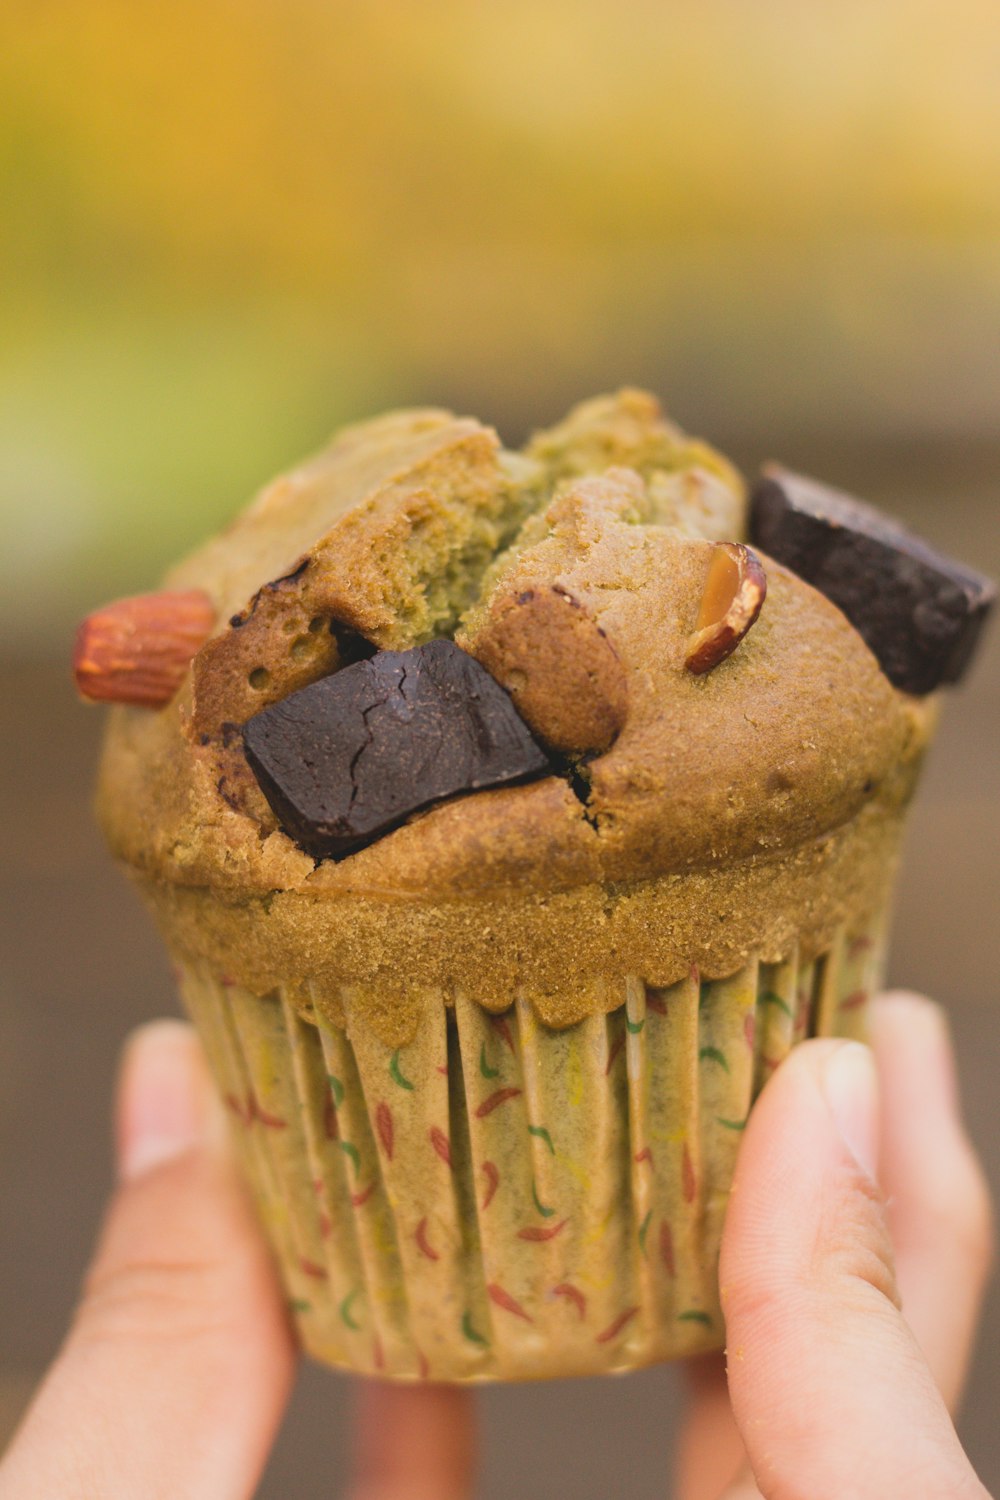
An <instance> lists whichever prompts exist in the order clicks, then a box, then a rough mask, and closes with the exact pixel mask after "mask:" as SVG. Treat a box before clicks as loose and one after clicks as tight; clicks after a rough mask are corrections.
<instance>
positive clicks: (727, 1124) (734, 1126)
mask: <svg viewBox="0 0 1000 1500" xmlns="http://www.w3.org/2000/svg"><path fill="white" fill-rule="evenodd" d="M715 1123H716V1124H717V1125H722V1126H723V1127H724V1128H725V1129H726V1130H746V1128H747V1122H746V1120H724V1119H723V1118H722V1116H721V1115H716V1117H715Z"/></svg>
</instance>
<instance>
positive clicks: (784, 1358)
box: [721, 1041, 986, 1500]
mask: <svg viewBox="0 0 1000 1500" xmlns="http://www.w3.org/2000/svg"><path fill="white" fill-rule="evenodd" d="M877 1151H878V1098H877V1083H876V1074H875V1067H874V1063H873V1060H872V1057H871V1054H870V1052H869V1051H868V1049H867V1048H866V1047H863V1046H861V1045H860V1044H859V1043H857V1042H818V1041H817V1042H809V1043H806V1044H805V1045H803V1046H802V1047H799V1048H796V1049H795V1051H794V1052H793V1053H792V1054H791V1055H790V1056H789V1058H788V1059H787V1060H786V1061H785V1063H784V1064H783V1065H782V1067H781V1068H780V1069H779V1070H778V1071H777V1073H776V1074H775V1075H774V1077H773V1079H772V1080H771V1082H770V1083H769V1084H768V1086H767V1088H766V1089H765V1090H764V1093H763V1094H762V1096H761V1098H760V1100H759V1101H758V1103H757V1105H756V1106H755V1108H754V1111H753V1113H752V1115H751V1118H750V1123H749V1125H748V1127H747V1132H746V1137H745V1139H744V1142H743V1146H742V1148H741V1152H740V1158H739V1163H738V1166H737V1172H736V1182H735V1186H734V1190H733V1197H732V1200H731V1203H730V1208H729V1212H728V1216H727V1220H726V1228H725V1234H724V1237H723V1246H722V1261H721V1283H722V1297H723V1307H724V1310H725V1315H726V1333H727V1360H728V1376H729V1386H730V1396H731V1399H732V1403H733V1411H734V1414H735V1417H736V1422H737V1425H738V1427H739V1429H740V1435H741V1437H742V1439H743V1442H744V1445H745V1447H746V1450H747V1454H748V1456H749V1459H750V1464H751V1467H752V1469H753V1472H754V1476H755V1478H756V1481H757V1484H758V1486H759V1487H760V1490H761V1492H762V1493H763V1494H764V1495H765V1496H777V1495H792V1494H796V1495H797V1494H808V1495H809V1496H810V1500H826V1497H830V1500H834V1497H837V1500H842V1497H843V1496H845V1495H850V1496H852V1497H856V1500H868V1497H869V1496H870V1497H872V1500H875V1497H878V1500H883V1497H884V1496H886V1495H904V1494H910V1495H919V1496H921V1497H927V1500H936V1497H938V1496H940V1497H941V1500H945V1497H947V1500H985V1497H986V1491H985V1490H984V1489H983V1487H982V1485H981V1484H980V1483H979V1481H978V1479H977V1478H976V1476H975V1474H974V1472H973V1470H972V1468H971V1465H970V1464H969V1462H968V1460H967V1458H966V1457H965V1454H964V1453H963V1451H962V1449H961V1447H960V1445H959V1442H958V1438H957V1436H956V1434H955V1430H954V1427H953V1426H952V1423H951V1419H950V1417H949V1416H948V1413H947V1410H946V1409H945V1406H944V1403H943V1401H942V1398H941V1396H940V1394H939V1392H938V1389H937V1386H936V1385H935V1382H934V1379H933V1377H932V1375H931V1372H930V1370H929V1369H928V1367H927V1364H926V1362H925V1360H924V1358H923V1356H922V1354H921V1352H920V1349H919V1347H918V1345H917V1342H916V1340H915V1339H914V1337H913V1335H912V1333H911V1332H910V1330H909V1328H908V1327H907V1325H906V1323H905V1322H904V1320H903V1317H902V1315H901V1313H900V1310H899V1294H898V1291H897V1287H896V1274H895V1266H894V1261H893V1252H892V1244H891V1241H890V1238H889V1231H888V1227H887V1223H886V1216H885V1211H884V1205H883V1202H882V1198H881V1195H880V1193H879V1190H878V1188H877V1186H876V1183H875V1170H876V1157H877ZM732 1493H733V1495H734V1496H735V1495H736V1494H739V1495H744V1494H753V1493H756V1491H755V1490H753V1488H752V1486H751V1487H745V1488H743V1489H737V1490H736V1491H733V1492H732Z"/></svg>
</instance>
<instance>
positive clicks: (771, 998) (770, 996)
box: [757, 990, 794, 1021]
mask: <svg viewBox="0 0 1000 1500" xmlns="http://www.w3.org/2000/svg"><path fill="white" fill-rule="evenodd" d="M757 1004H758V1005H776V1006H777V1007H778V1009H779V1010H783V1011H784V1013H785V1015H786V1016H787V1017H788V1019H789V1020H790V1021H792V1020H794V1017H793V1015H792V1012H791V1011H790V1009H789V1008H788V1006H787V1005H786V1003H785V1001H784V1000H782V998H781V996H780V995H776V994H775V993H774V991H773V990H765V991H764V993H763V995H758V996H757Z"/></svg>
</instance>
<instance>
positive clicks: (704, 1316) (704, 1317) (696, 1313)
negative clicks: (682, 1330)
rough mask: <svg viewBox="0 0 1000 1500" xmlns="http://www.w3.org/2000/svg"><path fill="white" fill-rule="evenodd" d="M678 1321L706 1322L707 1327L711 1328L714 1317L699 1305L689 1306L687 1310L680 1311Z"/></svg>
mask: <svg viewBox="0 0 1000 1500" xmlns="http://www.w3.org/2000/svg"><path fill="white" fill-rule="evenodd" d="M677 1321H678V1323H704V1325H705V1327H706V1328H711V1326H712V1319H711V1318H710V1317H709V1315H708V1313H707V1312H702V1311H701V1309H700V1308H697V1307H689V1308H688V1310H687V1312H682V1313H678V1315H677Z"/></svg>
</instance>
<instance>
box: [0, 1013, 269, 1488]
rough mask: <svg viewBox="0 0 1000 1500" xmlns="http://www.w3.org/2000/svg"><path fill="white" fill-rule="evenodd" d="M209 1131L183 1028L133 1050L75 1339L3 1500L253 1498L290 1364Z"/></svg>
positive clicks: (239, 1196)
mask: <svg viewBox="0 0 1000 1500" xmlns="http://www.w3.org/2000/svg"><path fill="white" fill-rule="evenodd" d="M224 1130H225V1126H224V1122H223V1121H222V1119H221V1112H220V1111H219V1109H218V1106H217V1105H216V1103H215V1100H214V1096H213V1094H212V1091H211V1085H210V1082H209V1080H208V1077H207V1074H206V1071H205V1066H204V1062H203V1061H202V1059H201V1055H200V1051H199V1049H198V1045H197V1042H196V1041H195V1038H194V1036H193V1034H192V1033H191V1031H190V1028H188V1027H186V1026H184V1025H182V1024H181V1023H180V1022H171V1021H161V1022H154V1023H153V1024H152V1025H150V1026H147V1027H144V1028H142V1029H141V1030H140V1031H139V1032H138V1033H136V1035H135V1036H134V1037H133V1039H132V1040H131V1042H130V1043H129V1045H128V1046H127V1048H126V1052H125V1057H124V1063H123V1069H122V1079H121V1085H120V1093H119V1108H118V1161H119V1176H120V1184H119V1187H118V1191H117V1193H116V1195H115V1198H114V1200H113V1202H112V1204H111V1207H110V1210H109V1212H108V1215H107V1218H106V1221H105V1225H104V1230H103V1233H102V1235H101V1240H100V1244H99V1247H98V1250H97V1254H96V1257H95V1260H94V1263H93V1265H92V1266H91V1269H90V1272H89V1274H88V1277H87V1281H86V1285H85V1289H84V1295H83V1300H82V1302H81V1304H80V1307H79V1309H78V1312H77V1316H76V1320H75V1322H74V1325H73V1328H72V1330H71V1332H70V1335H69V1337H68V1339H67V1341H66V1344H65V1346H64V1347H63V1350H62V1352H61V1354H60V1355H59V1357H58V1359H57V1361H56V1363H55V1365H54V1366H53V1368H52V1370H51V1371H50V1373H49V1375H48V1377H47V1378H46V1380H45V1382H44V1384H43V1386H42V1388H41V1390H40V1392H39V1394H38V1397H37V1398H36V1400H35V1403H34V1405H33V1407H32V1409H31V1411H30V1412H29V1415H28V1417H27V1419H26V1421H25V1424H24V1426H23V1428H22V1430H21V1432H20V1434H19V1436H18V1438H17V1439H16V1440H15V1444H14V1446H13V1448H12V1450H11V1453H10V1455H9V1458H8V1460H7V1466H6V1467H5V1468H4V1470H3V1479H4V1486H0V1488H3V1494H4V1497H5V1500H22V1497H24V1500H27V1497H29V1496H31V1497H35V1496H38V1495H67V1496H70V1495H82V1494H87V1495H109V1496H110V1495H122V1496H124V1495H129V1496H132V1495H142V1496H148V1497H158V1496H177V1495H183V1496H184V1497H185V1500H201V1497H203V1496H204V1497H205V1500H209V1497H211V1500H235V1497H241V1500H242V1497H245V1496H249V1495H251V1494H252V1493H253V1490H254V1488H255V1486H256V1482H257V1480H258V1478H259V1476H260V1473H261V1470H262V1468H263V1465H264V1462H265V1459H266V1455H267V1452H268V1449H269V1447H270V1444H271V1440H272V1437H273V1434H274V1431H275V1428H276V1426H277V1423H278V1421H279V1419H280V1416H281V1413H282V1411H283V1409H284V1405H285V1402H286V1400H287V1396H288V1392H289V1388H290V1383H291V1376H292V1369H293V1353H292V1343H291V1335H290V1333H289V1331H288V1327H287V1323H286V1319H285V1315H284V1308H283V1303H282V1299H281V1295H280V1292H279V1290H278V1287H277V1284H276V1282H275V1278H274V1274H273V1271H272V1269H271V1265H270V1262H269V1259H268V1255H267V1251H266V1249H265V1247H264V1245H263V1243H262V1240H261V1237H260V1232H259V1230H258V1229H257V1226H256V1224H255V1223H254V1221H253V1217H252V1214H251V1211H250V1208H249V1205H248V1204H247V1202H246V1200H245V1198H244V1196H243V1192H242V1190H241V1187H240V1185H239V1183H238V1181H237V1180H236V1178H235V1175H234V1171H233V1167H232V1164H231V1162H230V1159H229V1156H228V1154H227V1152H226V1149H225V1144H224V1141H225V1135H224Z"/></svg>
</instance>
